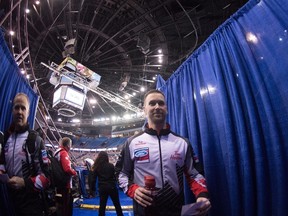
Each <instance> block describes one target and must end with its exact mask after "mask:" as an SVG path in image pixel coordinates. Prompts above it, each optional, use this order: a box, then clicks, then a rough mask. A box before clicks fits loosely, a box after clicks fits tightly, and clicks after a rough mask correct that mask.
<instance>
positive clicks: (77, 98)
mask: <svg viewBox="0 0 288 216" xmlns="http://www.w3.org/2000/svg"><path fill="white" fill-rule="evenodd" d="M85 99H86V94H85V93H84V92H81V91H78V90H76V89H73V87H71V86H61V87H60V88H58V89H57V90H56V91H55V92H54V96H53V107H55V106H57V104H60V107H61V106H62V105H63V103H64V104H67V105H69V106H72V107H75V108H77V109H81V110H82V109H83V108H84V104H85ZM61 104H62V105H61Z"/></svg>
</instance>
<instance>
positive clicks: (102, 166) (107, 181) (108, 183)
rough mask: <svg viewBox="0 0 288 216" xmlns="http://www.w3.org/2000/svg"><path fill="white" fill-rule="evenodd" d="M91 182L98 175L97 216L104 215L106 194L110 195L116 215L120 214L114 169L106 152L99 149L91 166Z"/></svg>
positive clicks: (119, 215) (94, 180)
mask: <svg viewBox="0 0 288 216" xmlns="http://www.w3.org/2000/svg"><path fill="white" fill-rule="evenodd" d="M92 172H93V174H94V175H93V176H94V178H93V183H94V184H95V182H96V178H97V177H98V188H99V196H100V207H99V216H102V215H105V209H106V204H107V200H108V196H110V197H111V199H112V201H113V204H114V206H115V209H116V213H117V216H122V215H123V213H122V208H121V205H120V201H119V194H118V189H117V186H116V178H115V169H114V165H113V164H112V163H109V158H108V154H107V152H104V151H101V152H100V153H99V154H98V156H97V158H96V159H95V162H94V164H93V166H92Z"/></svg>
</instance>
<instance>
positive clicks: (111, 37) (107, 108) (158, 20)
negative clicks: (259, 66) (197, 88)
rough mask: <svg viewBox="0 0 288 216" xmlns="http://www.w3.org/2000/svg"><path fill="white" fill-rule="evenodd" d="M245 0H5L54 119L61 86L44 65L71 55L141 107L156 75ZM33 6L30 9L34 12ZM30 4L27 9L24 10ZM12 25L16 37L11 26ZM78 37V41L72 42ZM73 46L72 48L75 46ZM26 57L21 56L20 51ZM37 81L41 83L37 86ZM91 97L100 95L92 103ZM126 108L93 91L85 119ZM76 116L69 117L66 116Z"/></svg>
mask: <svg viewBox="0 0 288 216" xmlns="http://www.w3.org/2000/svg"><path fill="white" fill-rule="evenodd" d="M246 2H247V1H246V0H40V1H35V0H33V1H32V0H22V1H21V0H17V1H16V0H10V1H8V0H4V1H3V0H2V1H0V4H1V5H0V8H2V9H1V11H0V20H1V25H2V27H3V29H4V31H5V38H6V39H7V43H8V46H9V47H10V49H11V52H12V53H13V54H15V56H17V55H19V54H21V53H25V52H24V51H25V50H24V49H25V48H26V47H29V55H26V56H25V55H22V56H24V57H23V58H24V59H23V61H21V63H20V64H19V67H20V68H24V69H23V70H25V72H26V73H27V74H31V76H30V78H29V83H30V84H31V85H32V87H33V86H34V85H35V83H37V88H38V89H39V94H40V95H41V97H42V99H43V102H44V103H45V105H46V107H47V109H48V111H49V113H50V115H51V116H52V118H55V119H56V117H57V116H58V113H57V110H55V109H54V108H53V107H52V101H53V92H54V88H55V86H54V85H52V84H51V83H50V82H49V78H50V76H51V71H50V70H49V69H48V68H47V67H45V66H43V64H41V63H45V64H47V65H50V64H51V62H54V63H56V64H60V63H61V62H62V61H63V59H64V58H65V56H67V55H70V56H71V57H72V58H73V59H75V60H77V61H78V62H80V63H82V64H83V65H85V66H86V67H88V68H89V69H91V70H92V71H94V72H96V73H97V74H99V75H101V81H100V84H99V86H98V87H99V88H101V89H103V90H105V91H107V92H109V93H111V94H113V95H117V96H119V97H121V98H125V97H126V96H125V95H128V96H129V99H127V100H130V102H129V103H131V104H133V105H134V106H136V107H141V106H142V98H143V94H144V93H145V91H144V92H142V91H141V90H140V88H141V87H145V89H146V90H148V89H151V88H155V78H156V76H157V75H159V74H160V75H161V76H162V77H163V78H164V79H167V78H169V77H170V76H171V74H173V72H174V71H175V70H176V69H177V68H178V67H179V66H180V64H181V63H182V62H183V61H184V60H185V59H186V58H187V57H188V56H189V55H190V54H191V53H192V52H193V51H194V50H195V49H197V47H199V46H200V45H201V44H202V43H203V42H204V41H205V40H206V39H207V38H208V36H209V35H211V33H212V32H213V31H214V30H215V29H216V28H217V27H218V26H220V25H221V24H222V23H223V22H224V21H225V20H227V19H228V18H229V17H230V16H231V15H232V14H233V13H234V12H236V11H237V10H238V9H239V8H240V7H241V6H243V5H244V4H245V3H246ZM27 9H29V11H27ZM25 10H26V12H25ZM11 30H13V31H14V32H15V34H14V35H13V36H12V35H10V34H9V32H10V31H11ZM71 39H72V41H73V39H75V41H73V46H72V47H71V46H70V47H69V49H67V47H65V45H66V46H67V42H68V41H69V40H70V41H71ZM70 48H71V49H70ZM21 58H22V57H21ZM34 87H35V86H34ZM90 99H96V101H97V103H96V104H94V105H93V104H91V103H90V102H89V100H90ZM125 113H127V108H126V107H123V106H121V105H119V104H117V103H115V102H113V101H112V100H109V99H107V98H105V97H103V96H100V95H98V94H96V93H94V92H92V91H88V92H87V100H86V102H85V107H84V109H83V110H82V111H81V110H79V111H78V112H77V115H76V117H78V118H80V119H93V118H101V117H103V116H104V117H105V116H106V117H107V116H111V115H120V116H121V115H124V114H125ZM67 121H69V119H67Z"/></svg>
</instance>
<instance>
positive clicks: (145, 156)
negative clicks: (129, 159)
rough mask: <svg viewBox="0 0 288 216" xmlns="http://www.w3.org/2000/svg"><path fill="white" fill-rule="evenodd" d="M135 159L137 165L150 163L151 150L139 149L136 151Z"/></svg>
mask: <svg viewBox="0 0 288 216" xmlns="http://www.w3.org/2000/svg"><path fill="white" fill-rule="evenodd" d="M134 158H135V162H136V163H147V162H149V148H148V147H145V148H139V149H135V150H134Z"/></svg>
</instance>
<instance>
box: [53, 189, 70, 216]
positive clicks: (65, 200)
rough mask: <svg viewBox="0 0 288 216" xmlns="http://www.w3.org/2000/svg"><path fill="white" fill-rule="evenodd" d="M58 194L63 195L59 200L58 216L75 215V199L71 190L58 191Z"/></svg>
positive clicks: (57, 203)
mask: <svg viewBox="0 0 288 216" xmlns="http://www.w3.org/2000/svg"><path fill="white" fill-rule="evenodd" d="M57 193H59V194H61V195H62V197H61V198H59V199H57V201H56V207H57V215H59V216H60V215H61V216H72V215H73V197H72V194H71V189H68V188H61V189H57Z"/></svg>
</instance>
